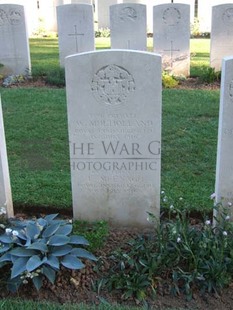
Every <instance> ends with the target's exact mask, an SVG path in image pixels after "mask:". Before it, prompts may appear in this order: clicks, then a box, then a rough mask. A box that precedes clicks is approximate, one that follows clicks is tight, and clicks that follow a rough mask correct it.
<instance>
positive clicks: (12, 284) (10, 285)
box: [7, 276, 22, 293]
mask: <svg viewBox="0 0 233 310" xmlns="http://www.w3.org/2000/svg"><path fill="white" fill-rule="evenodd" d="M21 283H22V280H21V279H20V276H18V277H16V278H14V279H8V281H7V289H8V291H10V292H12V293H15V292H17V291H18V288H19V286H20V284H21Z"/></svg>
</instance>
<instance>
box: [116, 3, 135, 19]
mask: <svg viewBox="0 0 233 310" xmlns="http://www.w3.org/2000/svg"><path fill="white" fill-rule="evenodd" d="M119 15H120V19H121V20H131V21H134V20H135V19H137V11H136V10H135V9H134V8H132V7H130V6H129V7H125V8H123V9H122V10H121V11H120V14H119Z"/></svg>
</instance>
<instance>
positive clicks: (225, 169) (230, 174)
mask: <svg viewBox="0 0 233 310" xmlns="http://www.w3.org/2000/svg"><path fill="white" fill-rule="evenodd" d="M232 118H233V57H226V58H224V59H223V62H222V75H221V95H220V111H219V128H218V148H217V165H216V183H215V194H216V202H218V203H220V202H222V203H223V205H224V206H227V205H228V203H229V202H230V203H232V205H233V157H232V153H233V122H232ZM232 211H233V207H231V212H232ZM232 215H233V213H232Z"/></svg>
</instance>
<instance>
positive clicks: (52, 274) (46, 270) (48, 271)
mask: <svg viewBox="0 0 233 310" xmlns="http://www.w3.org/2000/svg"><path fill="white" fill-rule="evenodd" d="M42 273H43V274H44V275H45V276H46V278H47V279H48V280H49V281H50V282H51V283H52V284H54V282H55V278H56V271H55V270H54V269H52V268H51V267H47V266H44V267H43V269H42Z"/></svg>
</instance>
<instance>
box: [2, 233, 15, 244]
mask: <svg viewBox="0 0 233 310" xmlns="http://www.w3.org/2000/svg"><path fill="white" fill-rule="evenodd" d="M0 242H3V243H12V237H10V236H8V235H1V236H0Z"/></svg>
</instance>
